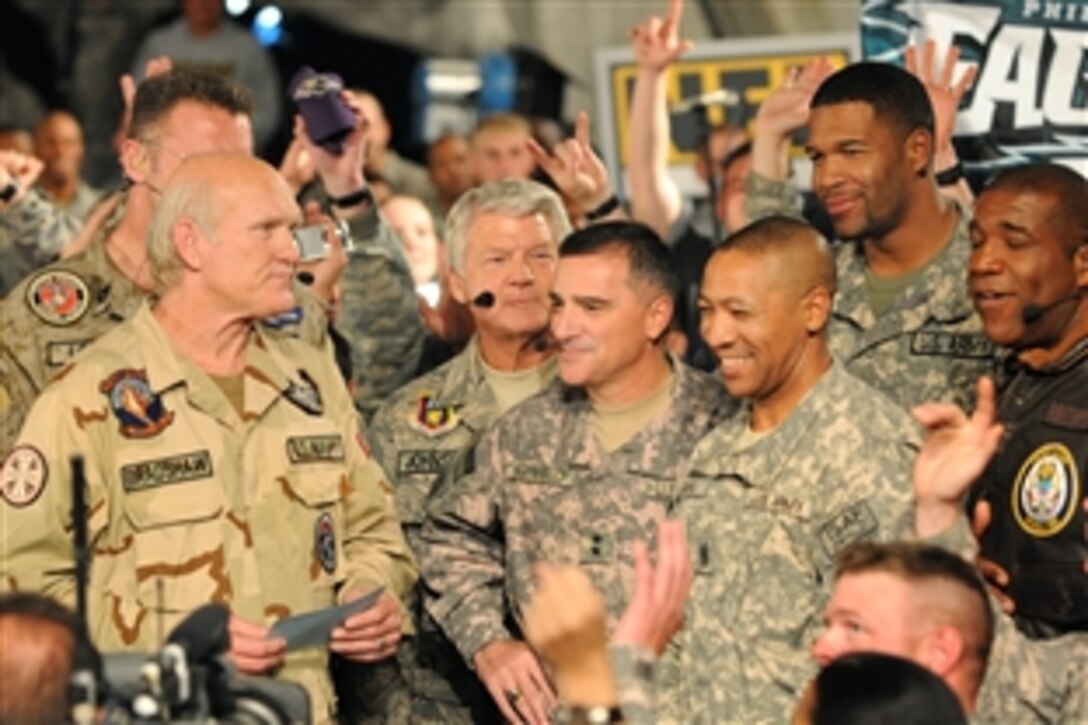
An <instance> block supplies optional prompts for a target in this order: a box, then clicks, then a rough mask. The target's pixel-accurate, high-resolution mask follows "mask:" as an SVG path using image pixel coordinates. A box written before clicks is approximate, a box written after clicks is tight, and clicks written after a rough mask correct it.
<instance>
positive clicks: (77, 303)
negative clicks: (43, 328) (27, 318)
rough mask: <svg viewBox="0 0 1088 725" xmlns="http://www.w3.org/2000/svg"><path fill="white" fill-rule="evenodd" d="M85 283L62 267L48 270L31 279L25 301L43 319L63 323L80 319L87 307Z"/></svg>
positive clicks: (62, 325) (66, 323) (89, 299)
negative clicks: (61, 268)
mask: <svg viewBox="0 0 1088 725" xmlns="http://www.w3.org/2000/svg"><path fill="white" fill-rule="evenodd" d="M90 301H91V293H90V291H89V290H88V289H87V283H86V282H84V281H83V280H82V279H80V278H79V277H77V276H76V275H74V274H72V273H71V272H65V271H63V270H51V271H47V272H43V273H42V274H39V275H38V276H37V277H35V278H34V279H32V280H30V284H29V285H28V286H27V288H26V302H27V304H28V305H29V306H30V309H31V310H32V311H33V312H34V314H35V315H37V316H38V317H39V318H40V319H41V320H42V321H43V322H47V323H49V324H50V325H57V326H59V327H64V326H65V325H71V324H74V323H76V322H78V321H79V319H80V318H81V317H83V314H84V313H85V312H86V311H87V308H88V307H90Z"/></svg>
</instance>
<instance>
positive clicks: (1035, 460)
mask: <svg viewBox="0 0 1088 725" xmlns="http://www.w3.org/2000/svg"><path fill="white" fill-rule="evenodd" d="M1010 504H1011V507H1012V514H1013V517H1014V518H1015V519H1016V523H1017V524H1019V525H1020V528H1021V529H1023V531H1024V532H1025V533H1027V534H1028V535H1029V536H1035V537H1038V538H1047V537H1050V536H1054V535H1055V534H1057V533H1058V532H1060V531H1061V530H1062V529H1064V528H1065V527H1066V525H1067V524H1068V523H1069V522H1070V520H1071V519H1072V518H1073V515H1074V514H1075V513H1076V510H1077V506H1078V505H1079V504H1080V480H1079V477H1078V474H1077V464H1076V461H1075V460H1074V458H1073V454H1072V453H1070V452H1069V449H1068V448H1066V447H1065V446H1064V445H1063V444H1061V443H1046V444H1044V445H1042V446H1039V447H1038V448H1036V449H1035V450H1034V451H1032V454H1031V455H1030V456H1028V458H1027V460H1026V461H1024V464H1023V465H1022V466H1020V472H1019V473H1017V474H1016V483H1014V484H1013V487H1012V501H1010Z"/></svg>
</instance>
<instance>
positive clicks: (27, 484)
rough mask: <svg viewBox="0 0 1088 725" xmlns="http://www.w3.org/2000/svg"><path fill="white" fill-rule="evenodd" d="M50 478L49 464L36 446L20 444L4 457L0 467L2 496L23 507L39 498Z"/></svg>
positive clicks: (0, 493) (18, 506) (9, 501)
mask: <svg viewBox="0 0 1088 725" xmlns="http://www.w3.org/2000/svg"><path fill="white" fill-rule="evenodd" d="M48 480H49V465H48V464H47V463H46V462H45V456H43V455H42V452H41V451H39V450H38V449H37V448H35V447H34V446H28V445H19V446H15V447H14V448H12V449H11V452H10V453H8V454H7V456H5V457H4V464H3V467H2V468H0V497H3V499H4V500H5V501H7V502H8V503H9V504H11V505H12V506H15V507H17V508H23V507H24V506H29V505H30V504H32V503H34V502H35V501H37V500H38V497H39V496H41V495H42V491H44V490H45V484H46V482H47V481H48Z"/></svg>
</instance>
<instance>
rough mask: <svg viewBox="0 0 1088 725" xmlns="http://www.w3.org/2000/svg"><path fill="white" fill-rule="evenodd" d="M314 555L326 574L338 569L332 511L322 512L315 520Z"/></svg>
mask: <svg viewBox="0 0 1088 725" xmlns="http://www.w3.org/2000/svg"><path fill="white" fill-rule="evenodd" d="M314 556H315V557H317V561H318V563H319V564H321V568H322V569H324V570H325V573H326V574H332V573H333V572H334V571H336V526H335V525H334V524H333V521H332V514H330V513H323V514H321V515H320V516H318V517H317V521H316V522H314Z"/></svg>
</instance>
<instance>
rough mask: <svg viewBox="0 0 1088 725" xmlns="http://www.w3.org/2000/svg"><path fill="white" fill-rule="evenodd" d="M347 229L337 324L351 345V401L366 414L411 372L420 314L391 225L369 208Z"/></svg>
mask: <svg viewBox="0 0 1088 725" xmlns="http://www.w3.org/2000/svg"><path fill="white" fill-rule="evenodd" d="M351 233H352V237H353V239H354V244H353V248H352V249H351V250H349V252H348V265H347V269H345V270H344V276H343V277H342V278H341V280H340V289H341V298H340V315H339V316H338V317H337V318H336V328H337V329H338V330H339V331H340V332H342V333H343V334H344V337H345V338H347V340H348V342H349V343H350V344H351V355H352V360H353V369H354V374H353V378H354V380H353V382H354V383H355V391H354V396H355V404H356V406H357V407H358V408H359V410H361V411H362V412H363V414H364V415H365V416H366V417H368V418H369V417H370V416H371V415H372V414H373V413H374V411H375V410H376V409H377V407H378V406H379V405H380V404H381V402H382V401H383V400H384V399H385V398H386V397H387V396H388V395H390V394H391V393H392V392H393V391H395V390H396V389H397V388H399V387H401V386H402V385H404V384H405V383H407V382H408V381H409V380H411V379H412V378H414V377H415V376H416V368H417V367H418V366H419V360H420V357H421V356H422V354H423V337H424V329H423V318H422V317H421V316H420V314H419V303H418V301H417V300H416V287H415V282H413V281H412V272H411V270H410V269H409V268H408V261H407V260H406V259H405V257H404V252H403V245H402V244H401V242H400V240H399V239H398V238H397V236H396V234H395V233H394V232H393V230H392V228H390V227H389V226H388V225H387V224H385V223H384V222H382V221H381V219H380V217H379V216H378V214H377V212H371V213H369V214H364V215H363V216H362V217H360V218H358V219H356V220H353V221H352V222H351Z"/></svg>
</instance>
